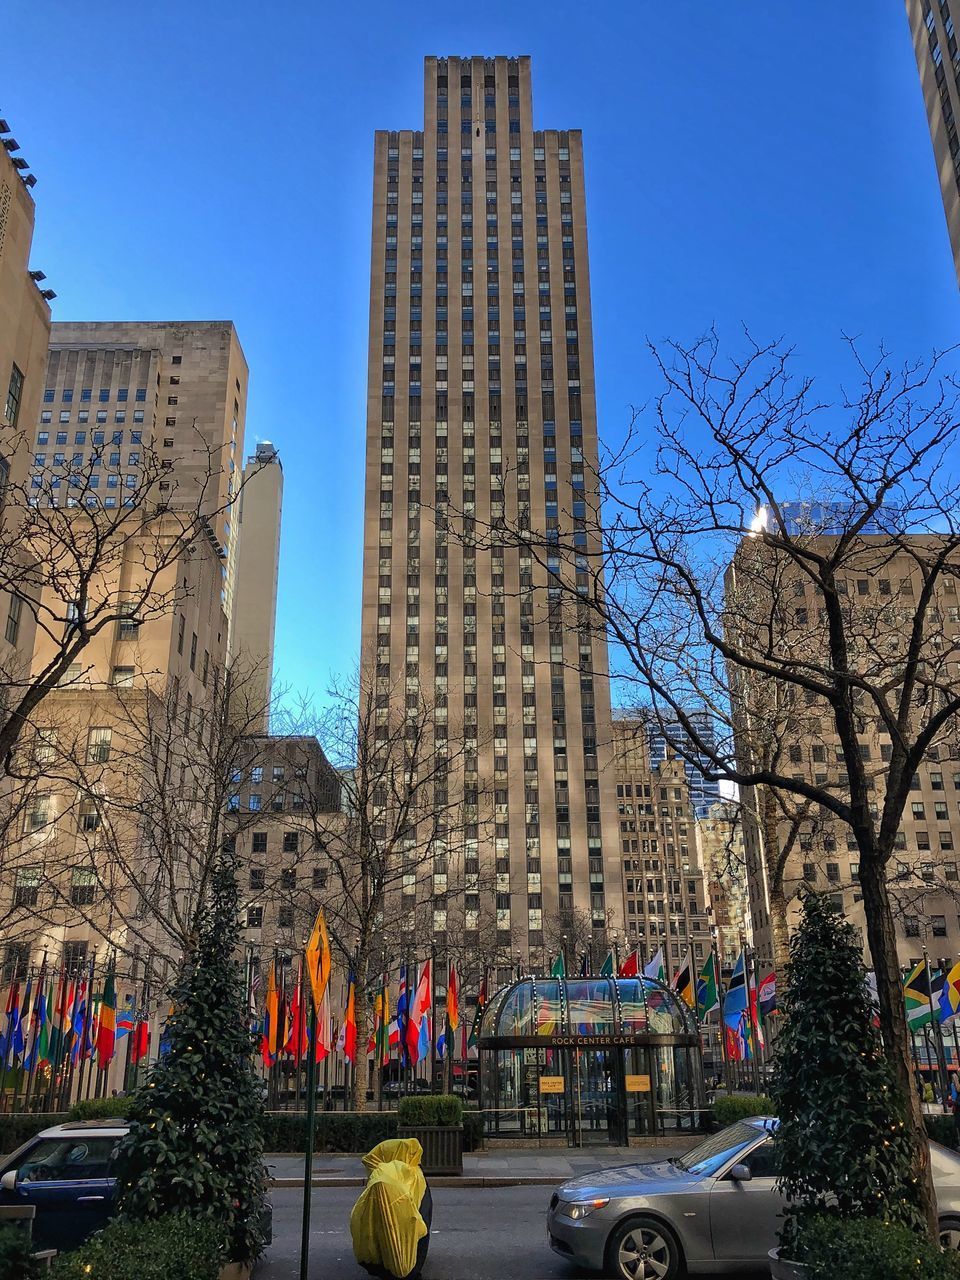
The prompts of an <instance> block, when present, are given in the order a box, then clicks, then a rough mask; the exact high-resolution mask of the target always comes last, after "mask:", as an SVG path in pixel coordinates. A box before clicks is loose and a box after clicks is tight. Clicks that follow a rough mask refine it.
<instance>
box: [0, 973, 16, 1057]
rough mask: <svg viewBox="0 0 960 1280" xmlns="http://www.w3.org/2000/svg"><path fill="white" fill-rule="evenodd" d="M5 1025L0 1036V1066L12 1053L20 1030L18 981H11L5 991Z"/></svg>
mask: <svg viewBox="0 0 960 1280" xmlns="http://www.w3.org/2000/svg"><path fill="white" fill-rule="evenodd" d="M6 1014H7V1025H6V1028H5V1030H4V1033H3V1035H2V1036H0V1068H5V1067H6V1065H7V1058H8V1057H9V1056H10V1055H11V1054H12V1053H13V1046H14V1041H15V1040H16V1039H17V1036H18V1032H19V1031H20V983H19V982H11V983H10V988H9V990H8V991H7V1008H6Z"/></svg>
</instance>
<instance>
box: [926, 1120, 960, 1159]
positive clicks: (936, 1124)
mask: <svg viewBox="0 0 960 1280" xmlns="http://www.w3.org/2000/svg"><path fill="white" fill-rule="evenodd" d="M923 1123H924V1124H925V1125H926V1129H927V1137H928V1138H930V1139H931V1140H932V1141H933V1142H939V1143H940V1145H941V1146H942V1147H949V1148H950V1150H951V1151H956V1150H957V1149H958V1142H957V1126H956V1123H955V1121H954V1119H953V1116H929V1115H925V1116H924V1117H923Z"/></svg>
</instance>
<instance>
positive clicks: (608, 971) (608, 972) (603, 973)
mask: <svg viewBox="0 0 960 1280" xmlns="http://www.w3.org/2000/svg"><path fill="white" fill-rule="evenodd" d="M613 974H614V967H613V952H612V951H608V952H607V958H606V960H604V962H603V964H602V965H601V966H600V977H601V978H612V977H613Z"/></svg>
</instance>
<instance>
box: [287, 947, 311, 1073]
mask: <svg viewBox="0 0 960 1280" xmlns="http://www.w3.org/2000/svg"><path fill="white" fill-rule="evenodd" d="M289 1010H290V1031H289V1034H288V1035H287V1039H286V1041H285V1043H284V1046H283V1051H284V1053H289V1054H290V1055H291V1057H292V1058H293V1060H294V1061H295V1062H300V1061H301V1059H302V1058H303V1056H304V1054H305V1053H306V1052H307V1005H306V1001H305V1000H304V998H303V962H302V961H301V963H300V965H299V966H298V967H297V985H296V986H295V987H294V989H293V995H292V997H291V999H290V1006H289Z"/></svg>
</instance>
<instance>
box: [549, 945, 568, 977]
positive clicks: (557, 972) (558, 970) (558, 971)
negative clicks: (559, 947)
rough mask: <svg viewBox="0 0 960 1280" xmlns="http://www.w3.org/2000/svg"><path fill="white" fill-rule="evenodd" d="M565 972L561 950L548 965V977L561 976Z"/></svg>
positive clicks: (565, 967) (564, 962)
mask: <svg viewBox="0 0 960 1280" xmlns="http://www.w3.org/2000/svg"><path fill="white" fill-rule="evenodd" d="M566 972H567V964H566V961H565V960H564V958H563V952H562V951H561V952H560V953H559V954H558V955H557V958H556V960H554V962H553V964H552V965H551V966H550V977H551V978H562V977H564V976H565V974H566Z"/></svg>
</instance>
